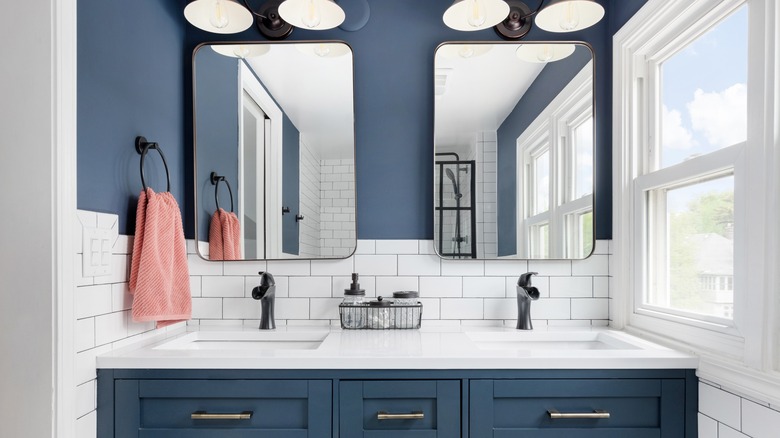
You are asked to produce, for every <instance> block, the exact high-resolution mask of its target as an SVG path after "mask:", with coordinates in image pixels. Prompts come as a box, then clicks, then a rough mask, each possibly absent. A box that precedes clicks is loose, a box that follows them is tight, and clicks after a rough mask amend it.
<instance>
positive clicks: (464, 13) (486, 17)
mask: <svg viewBox="0 0 780 438" xmlns="http://www.w3.org/2000/svg"><path fill="white" fill-rule="evenodd" d="M508 14H509V5H508V4H507V3H506V2H505V1H504V0H455V3H453V4H452V6H450V7H449V8H447V10H446V11H445V12H444V17H442V18H443V19H444V24H446V25H447V27H450V28H452V29H455V30H463V31H473V30H482V29H487V28H490V27H493V26H495V25H496V24H498V23H500V22H501V21H502V20H503V19H504V18H506V16H507V15H508Z"/></svg>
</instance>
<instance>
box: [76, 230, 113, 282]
mask: <svg viewBox="0 0 780 438" xmlns="http://www.w3.org/2000/svg"><path fill="white" fill-rule="evenodd" d="M83 236H84V247H83V248H84V257H83V264H82V271H83V275H84V277H102V276H105V275H109V274H111V259H112V257H111V249H112V248H113V246H114V233H113V231H112V230H111V229H106V228H89V227H84V232H83Z"/></svg>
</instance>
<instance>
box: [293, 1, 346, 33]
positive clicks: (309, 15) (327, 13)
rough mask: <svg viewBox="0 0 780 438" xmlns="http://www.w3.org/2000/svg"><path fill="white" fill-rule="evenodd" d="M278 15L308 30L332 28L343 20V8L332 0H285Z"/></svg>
mask: <svg viewBox="0 0 780 438" xmlns="http://www.w3.org/2000/svg"><path fill="white" fill-rule="evenodd" d="M279 15H281V16H282V19H283V20H284V21H286V22H288V23H290V24H292V25H293V26H295V27H300V28H302V29H310V30H327V29H333V28H334V27H337V26H339V25H340V24H341V23H343V22H344V18H346V16H345V14H344V10H343V9H341V7H340V6H339V5H337V4H336V3H334V2H333V0H285V1H284V2H282V4H281V5H279Z"/></svg>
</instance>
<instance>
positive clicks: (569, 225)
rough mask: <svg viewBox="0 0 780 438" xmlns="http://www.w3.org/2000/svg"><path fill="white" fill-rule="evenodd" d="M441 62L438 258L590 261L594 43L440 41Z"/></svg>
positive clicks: (437, 67)
mask: <svg viewBox="0 0 780 438" xmlns="http://www.w3.org/2000/svg"><path fill="white" fill-rule="evenodd" d="M434 64H435V72H434V75H435V77H434V93H435V104H434V106H435V117H434V120H435V126H434V208H433V211H434V246H435V248H436V251H437V253H438V254H439V255H440V256H441V257H443V258H451V259H497V258H500V259H504V258H509V259H512V258H516V259H583V258H586V257H588V256H589V255H590V254H591V252H592V250H593V246H594V224H593V203H594V200H593V176H594V165H595V163H594V159H593V157H594V139H595V132H594V62H593V51H592V49H591V48H590V46H588V45H587V44H584V43H575V42H522V43H514V42H512V43H494V42H491V43H487V42H485V43H481V42H468V43H464V42H458V43H444V44H442V45H440V46H439V48H438V49H437V50H436V54H435V62H434Z"/></svg>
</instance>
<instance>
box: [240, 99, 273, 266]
mask: <svg viewBox="0 0 780 438" xmlns="http://www.w3.org/2000/svg"><path fill="white" fill-rule="evenodd" d="M241 108H242V111H241V120H240V121H239V126H240V128H239V129H240V130H241V132H240V138H241V141H240V147H239V160H238V162H239V163H243V165H240V166H239V169H238V172H239V180H240V181H241V186H242V187H241V188H242V190H243V195H242V196H239V197H238V199H239V206H238V211H239V217H241V218H242V221H241V222H242V225H243V226H242V227H241V234H242V236H241V237H242V239H241V242H242V244H243V245H244V247H243V248H242V251H243V254H244V258H247V259H262V258H266V254H265V229H266V227H265V199H264V198H265V168H266V164H265V161H266V160H265V152H266V144H265V143H266V138H267V133H266V124H267V122H266V120H267V119H268V116H267V115H266V114H265V112H263V110H262V109H261V108H260V105H258V104H257V102H256V101H255V100H254V99H253V98H252V97H251V96H250V95H249V94H248V93H246V92H243V93H242V98H241Z"/></svg>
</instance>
